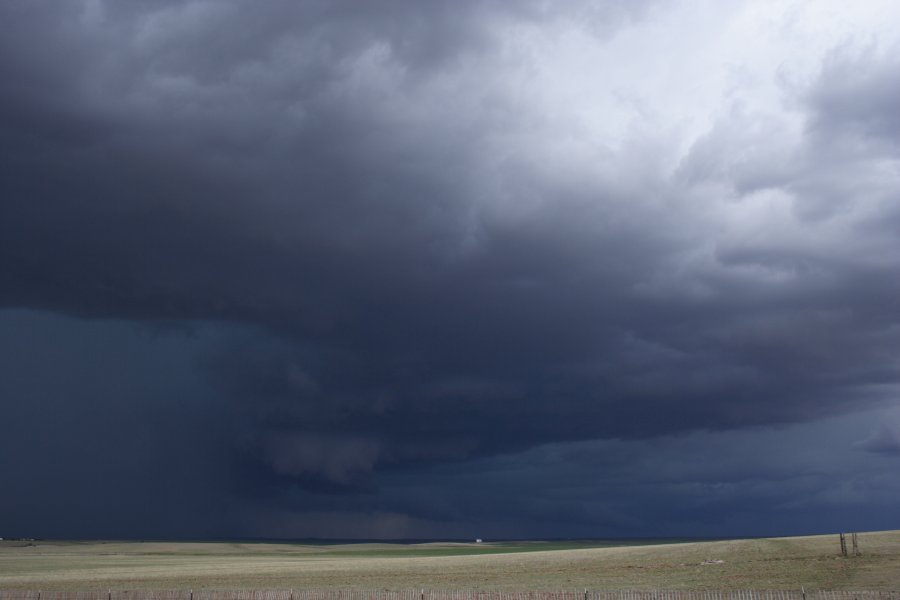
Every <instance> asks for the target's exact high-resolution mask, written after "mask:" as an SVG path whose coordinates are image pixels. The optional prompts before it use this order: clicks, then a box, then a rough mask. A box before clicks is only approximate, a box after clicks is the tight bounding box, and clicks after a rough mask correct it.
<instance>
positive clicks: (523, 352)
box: [0, 0, 900, 520]
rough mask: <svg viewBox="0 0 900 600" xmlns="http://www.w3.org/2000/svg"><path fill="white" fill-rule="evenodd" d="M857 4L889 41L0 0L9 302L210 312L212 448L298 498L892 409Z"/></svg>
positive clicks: (884, 265)
mask: <svg viewBox="0 0 900 600" xmlns="http://www.w3.org/2000/svg"><path fill="white" fill-rule="evenodd" d="M766 10H768V9H766ZM772 10H774V9H772ZM836 10H837V9H836ZM840 10H844V11H845V12H846V13H847V14H845V15H844V17H845V18H846V23H849V25H846V26H847V27H851V26H855V27H860V28H863V29H865V30H866V31H871V33H872V36H873V39H875V40H876V41H874V42H872V43H869V44H868V45H865V44H859V43H856V42H854V41H853V37H852V35H850V32H848V31H842V32H841V33H829V32H830V31H831V30H829V29H827V28H826V27H824V25H823V27H821V28H817V27H816V24H825V23H830V21H829V17H828V16H827V14H826V12H827V11H825V12H823V11H824V9H819V8H817V7H815V6H809V5H804V4H802V3H798V4H797V5H796V6H793V8H791V9H790V10H787V9H785V12H784V13H781V12H778V14H772V15H767V14H766V13H765V10H764V9H763V8H759V9H758V10H756V9H754V7H752V6H750V5H747V4H742V3H733V4H729V5H727V6H724V5H722V6H719V5H717V6H700V5H696V6H695V5H691V4H689V3H675V4H674V5H672V4H663V3H657V2H575V3H569V4H567V5H566V6H565V7H548V6H546V5H544V4H543V3H540V2H522V3H515V4H507V3H498V2H489V1H485V2H470V3H463V4H459V3H448V2H433V3H427V4H423V3H419V2H403V1H399V0H398V1H393V2H388V3H387V4H386V5H383V6H380V7H379V9H377V10H375V9H374V8H371V9H370V8H366V7H362V6H359V5H358V4H355V3H345V2H331V3H324V4H323V3H318V2H272V3H268V4H266V5H265V6H264V7H252V8H251V7H250V6H248V5H245V4H242V3H239V2H216V3H209V2H200V1H197V2H187V3H165V2H164V3H155V4H121V3H112V2H71V3H67V4H66V5H64V6H58V5H55V4H54V5H52V6H51V5H50V4H47V3H40V2H35V3H27V4H26V3H12V4H8V5H5V6H4V7H3V8H0V12H2V17H0V71H2V72H3V73H4V75H3V82H2V87H0V128H2V130H3V131H4V136H3V140H2V141H0V152H2V155H3V157H4V165H5V166H4V168H3V169H2V171H0V190H2V200H0V257H2V258H0V260H2V268H0V306H2V307H4V308H7V309H9V308H27V309H37V310H44V311H50V312H55V313H62V314H65V315H69V316H72V317H75V318H80V319H121V320H124V321H137V322H143V323H150V324H160V323H168V324H172V323H176V324H178V323H180V324H182V325H184V324H188V325H189V326H191V327H193V326H197V324H201V325H200V326H199V327H200V329H201V330H202V331H204V332H205V333H203V334H201V335H211V336H212V337H214V338H215V339H216V340H217V341H216V343H215V344H211V345H210V346H211V347H205V348H204V349H203V351H202V353H201V354H202V358H200V359H198V363H197V365H196V371H197V372H198V373H201V374H202V376H203V377H204V378H205V379H206V380H207V381H208V384H209V385H210V387H211V388H212V389H213V390H215V394H216V397H217V402H216V403H215V405H214V407H213V408H210V416H209V418H210V420H211V421H215V422H217V423H219V424H220V426H221V428H222V430H223V431H227V432H228V435H227V436H226V435H223V436H222V437H223V438H227V439H229V440H232V443H230V447H229V449H228V451H222V452H221V456H222V459H221V460H222V461H223V463H227V467H228V468H233V470H234V473H235V475H234V477H235V478H236V480H237V481H236V482H235V483H234V486H235V488H237V489H243V490H247V489H248V488H250V487H252V486H250V485H245V484H246V482H254V485H256V484H259V485H260V486H262V487H265V489H270V488H269V487H266V486H272V488H274V489H276V490H278V491H277V492H273V496H277V497H279V498H281V499H283V498H284V497H285V495H288V496H289V495H290V494H292V493H295V492H296V489H297V488H298V487H299V488H300V489H308V490H328V493H334V494H352V493H357V492H358V493H363V492H361V490H371V489H372V486H373V485H376V484H375V483H373V482H376V481H378V480H379V477H380V475H381V474H394V473H398V472H402V471H403V470H404V469H413V468H421V467H423V466H427V465H440V464H450V463H454V462H458V461H463V460H471V459H479V458H481V457H489V456H496V455H502V454H505V453H516V452H523V451H528V450H529V449H533V448H538V447H542V446H543V445H546V444H553V443H566V442H577V441H583V440H595V439H623V440H648V439H654V438H657V437H659V436H666V435H673V434H682V433H686V432H691V431H697V430H707V431H714V432H715V431H732V430H740V429H746V428H748V427H754V426H773V425H784V424H789V423H803V422H809V421H814V420H817V419H821V418H824V417H827V416H831V415H840V414H848V413H853V412H856V411H860V410H864V409H868V408H871V407H877V406H883V405H885V404H889V403H891V402H895V401H896V398H897V391H898V384H900V372H898V367H897V363H896V359H895V357H896V355H897V352H898V351H900V330H898V327H897V323H898V322H900V308H898V307H900V305H898V303H897V302H896V299H897V298H898V297H900V262H898V261H897V259H896V257H897V256H900V239H898V237H897V236H896V231H898V229H900V208H898V205H897V203H896V201H895V200H896V198H897V194H898V192H900V176H898V170H897V164H898V161H900V149H898V145H897V139H898V138H897V132H900V117H898V114H897V111H896V110H895V109H894V107H895V106H897V105H900V75H898V74H900V65H898V62H897V60H896V59H895V58H894V57H895V56H896V52H895V50H896V48H897V47H898V46H897V44H898V40H897V39H896V35H894V34H892V32H890V31H889V30H887V31H885V30H884V25H883V24H880V21H879V20H878V19H875V18H874V17H872V16H871V15H872V14H876V13H877V10H875V9H873V12H872V13H871V14H870V13H869V12H868V11H867V10H863V9H859V12H856V13H854V12H852V11H850V9H840ZM776 12H777V11H776ZM798 15H799V16H798ZM882 21H883V19H882ZM772 22H776V23H778V24H779V26H778V27H770V26H769V25H770V24H771V23H772ZM686 25H690V26H691V27H693V28H697V29H700V30H702V31H703V32H706V33H707V34H708V35H698V36H697V37H696V40H684V39H683V38H684V35H683V30H684V29H683V27H684V26H686ZM834 27H838V25H837V24H834ZM761 32H762V33H761ZM760 35H764V36H765V41H766V43H767V44H768V45H766V44H747V43H745V42H747V41H748V40H755V39H756V38H757V37H758V36H760ZM676 38H677V40H679V44H681V45H679V46H678V48H679V49H678V51H676V52H673V51H672V50H671V48H670V47H668V46H667V45H666V44H668V43H669V42H668V41H667V40H669V41H670V40H672V39H676ZM34 40H41V43H40V44H35V43H34ZM699 40H705V41H703V42H702V43H701V42H700V41H699ZM798 40H799V41H798ZM804 40H805V41H804ZM704 44H707V45H706V46H705V45H704ZM204 327H206V329H204ZM217 327H218V328H221V329H222V331H224V332H226V333H223V334H221V335H219V336H218V337H217V336H215V335H212V334H209V330H210V328H212V329H215V328H217ZM886 435H887V434H883V435H882V434H878V435H877V436H875V437H873V438H872V440H869V441H867V442H865V443H864V444H863V446H865V447H867V448H869V449H873V450H877V449H878V448H876V446H878V447H886V446H885V444H888V442H885V441H883V440H882V438H884V439H887V438H885V436H886ZM879 436H880V437H879ZM875 438H878V440H882V441H878V440H876V439H875ZM216 440H217V441H215V442H209V443H210V444H212V445H213V446H214V447H215V448H217V449H220V448H219V446H218V445H217V444H219V443H220V442H219V441H218V440H219V438H218V437H217V438H216ZM873 440H875V441H873ZM888 445H889V444H888ZM242 478H244V479H242ZM263 483H265V485H263ZM248 493H249V492H248ZM366 493H368V492H366ZM351 508H352V509H353V510H356V509H358V507H350V508H348V510H350V509H351ZM323 510H324V509H323ZM381 510H382V512H383V514H385V515H389V518H388V520H391V519H392V518H393V517H391V516H390V515H394V512H392V508H391V507H389V506H385V507H381Z"/></svg>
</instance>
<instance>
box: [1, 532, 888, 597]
mask: <svg viewBox="0 0 900 600" xmlns="http://www.w3.org/2000/svg"><path fill="white" fill-rule="evenodd" d="M32 544H33V545H28V544H27V543H24V542H0V589H21V588H28V589H45V590H50V589H72V590H74V589H98V588H102V589H107V588H112V589H137V588H157V589H173V588H178V589H188V588H191V589H203V588H217V589H225V588H240V589H253V588H257V589H259V588H266V589H287V588H295V589H299V588H303V587H328V588H335V587H340V588H355V589H375V588H380V589H404V588H421V587H424V588H442V589H464V588H480V589H501V590H524V589H582V588H590V589H626V588H630V589H651V588H655V589H748V588H753V589H799V588H800V587H801V586H803V587H806V588H807V589H900V531H889V532H875V533H862V534H860V545H861V549H862V552H863V555H862V556H861V557H859V558H844V557H841V556H840V549H839V545H838V538H837V535H830V536H811V537H791V538H770V539H751V540H730V541H709V542H683V543H656V544H648V543H642V544H641V543H635V544H634V545H622V544H623V542H602V541H597V542H506V543H484V544H474V543H473V544H467V543H429V544H278V543H227V542H120V541H114V542H47V541H37V542H33V543H32ZM708 559H713V560H721V561H724V562H721V563H714V564H703V562H704V561H706V560H708Z"/></svg>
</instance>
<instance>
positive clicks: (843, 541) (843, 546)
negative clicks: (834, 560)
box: [841, 533, 847, 556]
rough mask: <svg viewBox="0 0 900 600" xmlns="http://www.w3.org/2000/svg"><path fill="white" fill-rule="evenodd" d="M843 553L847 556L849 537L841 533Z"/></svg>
mask: <svg viewBox="0 0 900 600" xmlns="http://www.w3.org/2000/svg"><path fill="white" fill-rule="evenodd" d="M841 555H843V556H847V538H846V537H844V534H843V533H842V534H841Z"/></svg>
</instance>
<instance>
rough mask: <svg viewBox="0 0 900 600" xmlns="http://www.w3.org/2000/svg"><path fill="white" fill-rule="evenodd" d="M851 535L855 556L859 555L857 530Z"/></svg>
mask: <svg viewBox="0 0 900 600" xmlns="http://www.w3.org/2000/svg"><path fill="white" fill-rule="evenodd" d="M850 537H851V539H852V540H853V556H859V541H858V540H857V539H856V532H855V531H854V532H853V533H852V534H851V535H850Z"/></svg>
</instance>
